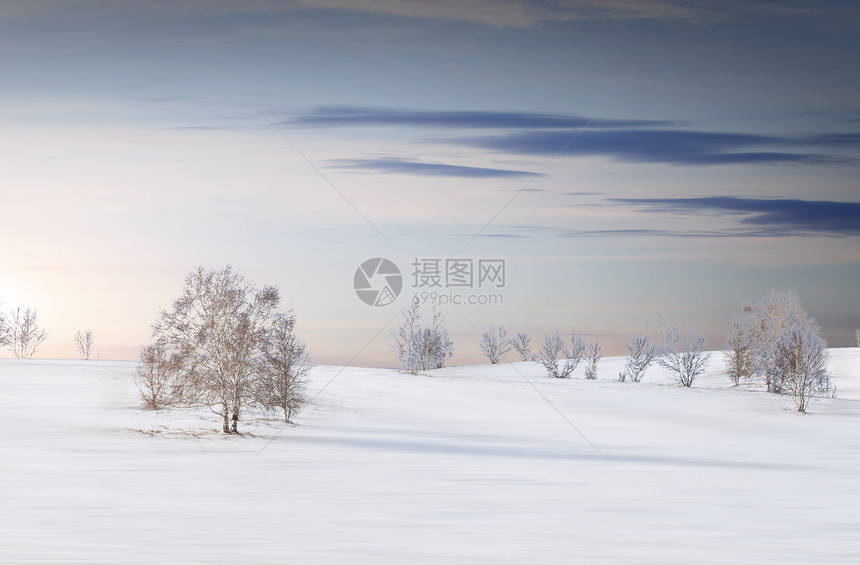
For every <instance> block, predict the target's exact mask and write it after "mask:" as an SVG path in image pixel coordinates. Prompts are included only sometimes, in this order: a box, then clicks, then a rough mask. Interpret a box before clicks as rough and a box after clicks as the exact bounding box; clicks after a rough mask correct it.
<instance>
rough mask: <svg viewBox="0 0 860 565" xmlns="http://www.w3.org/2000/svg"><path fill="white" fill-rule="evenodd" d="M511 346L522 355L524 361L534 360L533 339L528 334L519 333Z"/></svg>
mask: <svg viewBox="0 0 860 565" xmlns="http://www.w3.org/2000/svg"><path fill="white" fill-rule="evenodd" d="M511 346H512V347H513V348H514V349H515V350H516V352H517V353H519V354H520V357H522V360H523V361H530V360H531V358H532V338H531V337H530V336H529V334H527V333H518V334H517V335H515V336H514V337H513V338H512V339H511Z"/></svg>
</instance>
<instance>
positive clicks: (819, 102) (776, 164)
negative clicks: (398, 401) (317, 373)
mask: <svg viewBox="0 0 860 565" xmlns="http://www.w3.org/2000/svg"><path fill="white" fill-rule="evenodd" d="M858 24H860V7H858V6H857V5H856V3H854V2H848V1H823V2H796V1H784V2H783V1H781V2H776V1H750V2H735V1H727V2H716V1H714V2H710V1H698V2H693V1H684V0H643V1H636V2H633V1H631V0H605V1H599V2H598V1H596V0H558V1H553V2H531V1H525V0H511V1H491V0H477V1H471V0H459V1H457V2H454V1H448V0H442V1H430V0H402V1H390V0H386V1H383V0H351V1H349V2H347V1H346V0H302V1H292V2H277V1H274V0H249V1H244V2H232V1H227V0H211V1H204V0H176V1H167V0H164V1H162V0H150V1H141V2H134V3H128V2H120V1H116V0H65V1H62V2H61V1H54V0H32V1H27V2H23V1H22V2H15V1H5V2H2V3H0V76H2V80H0V120H2V128H0V170H2V172H3V175H2V184H0V187H2V188H0V190H2V194H0V207H2V208H0V209H2V211H3V214H2V221H0V242H2V243H3V245H2V247H0V299H2V301H3V308H4V309H6V310H8V309H9V308H12V307H15V306H17V305H25V306H32V307H35V308H38V311H39V317H40V320H41V322H42V323H43V325H44V326H45V327H46V328H47V329H48V330H49V332H50V334H49V338H48V340H47V341H46V342H45V344H44V345H43V347H42V349H41V351H39V352H38V353H37V357H44V358H74V357H75V350H74V341H73V336H74V334H75V332H76V331H78V330H80V329H87V328H90V329H92V330H93V332H94V335H95V339H96V345H97V348H98V349H99V350H100V352H101V356H102V358H104V359H134V358H136V357H137V354H138V350H139V348H140V346H142V345H145V344H146V343H148V341H149V339H150V334H151V324H152V323H153V322H154V321H155V319H156V317H157V316H158V313H159V310H160V309H163V308H168V307H169V306H170V304H171V302H172V301H173V300H174V299H176V298H177V297H178V296H179V294H180V291H181V286H182V281H183V279H184V277H185V276H186V274H188V273H189V272H190V271H192V270H193V269H195V268H196V267H198V266H204V267H207V268H219V267H222V266H224V265H227V264H230V265H232V266H233V267H234V268H235V269H237V270H238V271H239V272H241V273H242V274H243V275H244V276H245V277H247V278H248V279H249V280H251V281H253V282H255V283H257V284H258V285H263V284H272V285H275V286H277V287H278V288H279V289H280V291H281V295H282V303H283V305H284V307H292V308H293V309H294V311H295V313H296V315H297V317H298V324H297V329H298V330H299V332H300V333H301V335H302V337H303V338H304V339H305V341H306V342H307V344H308V348H309V351H310V353H311V356H312V359H313V361H315V362H317V363H330V364H344V363H350V364H353V365H360V366H394V365H396V359H395V358H394V355H393V353H392V352H391V350H390V343H391V332H392V331H393V330H394V328H395V327H396V325H397V323H398V318H399V313H400V311H401V310H402V309H403V308H405V307H407V306H408V304H409V302H410V300H412V299H415V298H416V297H417V299H418V300H419V301H421V302H422V311H423V312H424V315H425V316H426V317H429V315H430V311H431V308H432V306H433V304H434V303H435V304H437V305H440V306H441V309H442V312H443V315H444V317H445V319H446V321H447V325H448V328H449V331H450V333H451V336H452V338H453V339H454V342H455V356H454V358H453V359H452V363H453V364H465V363H474V362H480V361H481V360H482V358H481V355H480V352H479V350H478V340H479V337H480V332H481V331H484V330H486V329H487V328H489V327H491V326H498V325H504V326H505V327H506V328H507V329H508V331H509V332H510V333H517V332H527V333H529V334H531V335H533V336H535V338H537V339H540V337H541V336H542V335H543V334H545V333H552V332H555V331H559V332H561V333H564V334H569V333H570V332H571V331H574V330H575V331H577V332H579V333H581V334H583V335H584V336H585V338H586V339H588V340H596V341H599V342H600V343H601V345H602V346H603V351H604V353H605V354H607V355H620V354H623V353H624V351H625V350H624V343H625V342H626V341H627V340H628V339H629V338H630V336H631V335H633V334H635V333H641V332H642V330H643V320H645V319H646V318H647V319H650V320H653V319H654V316H655V313H656V312H657V311H658V310H659V311H661V312H662V313H663V314H664V316H665V317H666V318H668V319H669V320H671V321H673V322H675V323H677V324H679V325H681V326H693V327H695V328H696V329H697V330H698V331H700V332H701V333H703V334H704V335H705V336H706V338H707V339H708V344H709V346H710V348H712V349H719V348H721V347H722V345H723V341H724V337H725V335H726V333H727V331H728V328H729V324H730V321H731V319H732V317H733V316H735V315H736V314H737V312H738V311H739V309H740V307H741V304H742V303H744V302H751V301H755V300H756V299H758V298H760V297H761V296H763V295H764V294H765V293H766V292H768V291H769V290H771V289H773V290H778V291H783V290H792V291H794V292H796V293H797V294H798V296H799V297H800V299H801V301H802V304H803V305H804V307H805V308H806V310H807V311H808V312H809V313H810V314H811V315H812V316H814V317H815V318H816V320H817V321H818V322H819V324H820V325H821V328H822V335H823V336H824V337H825V338H826V339H827V340H828V344H829V345H831V346H836V347H841V346H848V345H849V344H850V341H851V339H852V337H853V334H854V330H855V328H858V327H860V300H858V299H857V290H858V287H860V245H858V244H860V175H858V173H860V167H858V165H860V101H858V100H860V97H858V93H860V67H858V65H857V60H858V58H860V33H858V27H860V26H858ZM374 258H385V259H388V260H389V261H390V262H391V263H393V264H394V265H395V266H396V268H397V269H398V270H399V271H400V273H401V284H400V286H399V288H398V290H399V292H398V293H397V297H396V299H393V300H391V299H390V298H393V297H389V299H386V300H380V303H382V302H386V303H385V304H381V305H377V306H374V305H368V304H366V303H365V302H363V301H362V300H361V299H360V297H359V296H358V295H357V293H356V291H355V284H356V281H357V280H358V279H357V277H356V272H357V269H358V268H359V266H360V265H362V264H363V263H364V262H365V261H367V260H368V259H374ZM378 264H380V262H379V261H376V262H371V263H370V265H371V266H374V265H378ZM501 264H503V265H504V271H503V276H502V275H501V274H500V273H501V272H500V271H499V270H498V266H499V265H501ZM493 268H495V269H496V270H493ZM434 269H438V270H439V272H438V274H435V271H434ZM369 274H370V276H369V277H368V281H366V282H367V283H368V284H369V285H370V286H371V290H380V289H382V288H383V287H384V286H385V284H386V283H392V281H393V279H392V278H386V277H385V276H383V275H380V274H376V273H374V272H370V273H369ZM3 355H4V356H9V355H11V354H10V353H9V352H8V351H7V352H3Z"/></svg>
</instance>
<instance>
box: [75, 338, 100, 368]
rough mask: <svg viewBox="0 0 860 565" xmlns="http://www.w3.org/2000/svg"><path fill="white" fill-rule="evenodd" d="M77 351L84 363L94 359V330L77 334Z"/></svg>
mask: <svg viewBox="0 0 860 565" xmlns="http://www.w3.org/2000/svg"><path fill="white" fill-rule="evenodd" d="M75 349H77V350H78V355H79V356H80V357H81V359H83V360H84V361H89V360H90V359H91V358H92V356H93V355H94V354H95V339H94V338H93V330H86V331H81V330H78V331H77V333H76V334H75Z"/></svg>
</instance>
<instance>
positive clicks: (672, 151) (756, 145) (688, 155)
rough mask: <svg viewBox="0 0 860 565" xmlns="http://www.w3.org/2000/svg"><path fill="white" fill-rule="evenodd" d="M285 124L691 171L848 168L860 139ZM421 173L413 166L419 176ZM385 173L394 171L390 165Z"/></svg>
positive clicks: (590, 124)
mask: <svg viewBox="0 0 860 565" xmlns="http://www.w3.org/2000/svg"><path fill="white" fill-rule="evenodd" d="M282 123H283V124H285V125H290V126H299V127H400V128H433V129H454V130H456V129H459V130H484V131H486V132H487V133H485V134H483V135H472V136H462V137H458V138H453V139H447V140H445V141H447V142H450V143H454V144H458V145H466V146H470V147H475V148H479V149H486V150H490V151H496V152H504V153H509V154H517V155H541V156H555V155H559V154H564V155H569V156H602V157H608V158H611V159H615V160H618V161H624V162H631V163H664V164H671V165H688V166H709V165H740V164H779V163H787V164H814V165H825V164H829V165H833V164H842V165H845V164H854V163H855V162H856V160H855V159H854V158H853V157H852V156H847V155H846V154H845V153H844V152H845V151H846V150H855V149H856V148H857V147H860V134H857V133H823V134H817V135H807V136H793V137H792V136H777V135H762V134H756V133H745V132H713V131H705V130H695V129H683V128H682V127H681V126H683V125H685V124H684V123H683V122H678V121H671V120H642V119H623V118H617V119H607V118H600V119H597V118H588V117H583V116H577V115H572V114H546V113H533V112H489V111H446V112H440V111H425V110H397V109H385V108H361V107H318V108H314V109H312V110H310V111H309V112H307V113H304V114H300V115H297V116H294V117H292V118H290V119H288V120H286V121H285V122H282ZM499 130H506V131H499ZM418 169H419V167H415V169H414V172H417V171H418ZM380 170H383V169H382V168H380ZM385 170H391V167H389V168H387V169H385ZM428 170H429V168H428ZM427 174H430V173H427Z"/></svg>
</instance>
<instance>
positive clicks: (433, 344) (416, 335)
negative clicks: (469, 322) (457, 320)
mask: <svg viewBox="0 0 860 565" xmlns="http://www.w3.org/2000/svg"><path fill="white" fill-rule="evenodd" d="M419 306H420V304H419V303H418V302H417V301H413V302H412V303H411V304H410V306H409V308H407V309H406V310H403V321H402V322H401V324H400V326H399V327H398V328H397V329H396V330H395V331H394V332H393V333H392V337H393V338H394V341H393V343H392V346H391V348H392V350H393V351H394V353H395V354H396V355H397V359H398V360H399V361H400V362H401V363H402V364H403V370H405V371H407V372H409V373H412V374H417V373H419V372H420V371H429V370H431V369H439V368H441V367H444V366H445V362H446V361H447V360H448V359H450V358H451V356H453V355H454V342H453V341H451V339H450V338H449V337H448V329H447V328H446V327H445V322H444V319H443V318H442V311H441V310H439V309H435V308H434V309H433V318H432V320H431V322H430V325H429V326H426V327H425V326H423V325H422V318H421V314H420V312H419Z"/></svg>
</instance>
